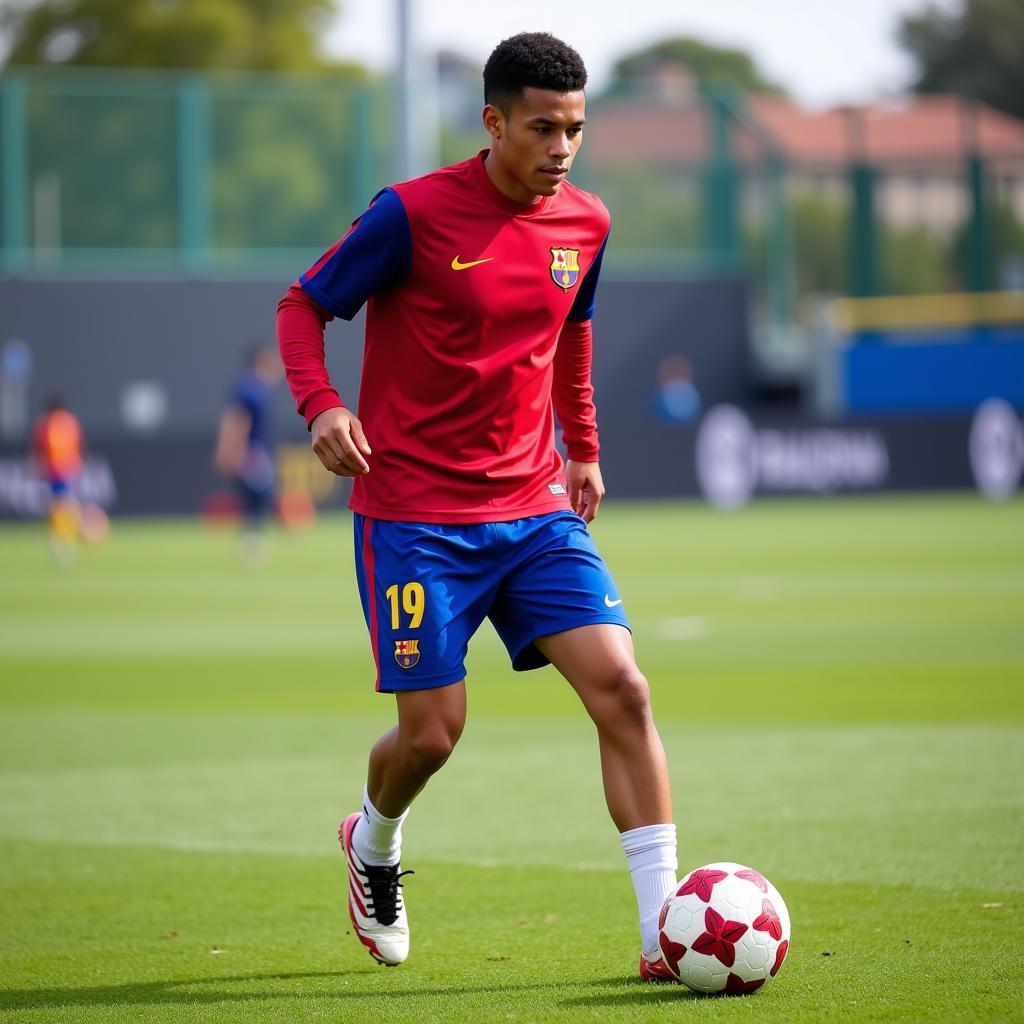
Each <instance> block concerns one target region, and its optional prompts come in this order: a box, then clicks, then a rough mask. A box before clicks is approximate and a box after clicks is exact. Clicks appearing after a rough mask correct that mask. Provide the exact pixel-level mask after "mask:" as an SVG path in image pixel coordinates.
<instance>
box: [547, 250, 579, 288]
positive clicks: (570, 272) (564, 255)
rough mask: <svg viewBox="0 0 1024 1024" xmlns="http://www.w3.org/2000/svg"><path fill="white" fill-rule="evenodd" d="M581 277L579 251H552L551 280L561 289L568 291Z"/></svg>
mask: <svg viewBox="0 0 1024 1024" xmlns="http://www.w3.org/2000/svg"><path fill="white" fill-rule="evenodd" d="M579 276H580V251H579V249H552V250H551V279H552V280H553V281H554V282H555V284H557V285H558V287H559V288H562V289H564V290H565V291H568V290H569V289H570V288H571V287H572V286H573V285H574V284H575V283H576V280H577V278H578V277H579Z"/></svg>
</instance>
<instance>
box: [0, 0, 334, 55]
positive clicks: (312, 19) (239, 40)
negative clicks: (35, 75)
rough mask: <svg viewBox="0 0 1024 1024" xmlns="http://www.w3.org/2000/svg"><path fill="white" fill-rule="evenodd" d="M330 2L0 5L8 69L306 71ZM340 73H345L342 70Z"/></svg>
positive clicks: (94, 0) (49, 1) (147, 0)
mask: <svg viewBox="0 0 1024 1024" xmlns="http://www.w3.org/2000/svg"><path fill="white" fill-rule="evenodd" d="M336 10H337V8H336V4H335V2H334V0H41V2H27V3H26V2H23V3H21V4H8V5H0V31H3V32H4V34H5V35H6V36H7V37H8V39H9V41H10V44H11V45H10V48H9V52H8V54H7V63H9V64H12V65H44V66H45V65H48V66H64V65H80V66H92V67H145V68H202V69H208V70H251V71H312V70H324V69H327V68H332V67H338V65H334V64H331V63H330V62H329V61H327V60H326V59H325V58H324V57H323V56H322V55H321V54H320V53H319V50H318V45H317V43H318V36H319V33H320V30H321V29H322V28H323V27H324V26H325V25H326V23H327V21H328V20H329V19H330V18H332V17H333V16H334V15H335V14H336ZM348 70H353V69H352V68H351V67H348Z"/></svg>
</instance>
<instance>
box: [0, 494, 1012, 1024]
mask: <svg viewBox="0 0 1024 1024" xmlns="http://www.w3.org/2000/svg"><path fill="white" fill-rule="evenodd" d="M594 533H595V536H596V538H597V540H598V544H599V545H600V547H601V549H602V551H603V553H604V554H605V557H606V558H607V560H608V562H609V563H610V565H611V567H612V570H613V572H614V573H615V575H616V578H617V582H618V585H619V590H620V593H621V595H622V596H623V597H624V598H625V607H626V609H627V612H628V613H629V615H630V617H631V619H632V622H633V625H634V630H635V641H636V647H637V652H638V657H639V662H640V665H641V667H642V668H643V669H644V671H645V672H646V674H647V675H648V677H649V678H650V680H651V686H652V691H653V700H654V707H655V713H656V716H657V720H658V723H659V727H660V729H661V733H662V736H663V738H664V741H665V745H666V748H667V751H668V755H669V759H670V764H671V770H672V780H673V787H674V799H675V808H676V820H677V822H678V825H679V831H680V846H679V854H680V869H681V871H685V870H687V869H689V868H691V867H695V866H697V865H699V864H702V863H705V862H708V861H715V860H735V861H740V862H744V863H747V864H749V865H751V866H753V867H755V868H757V869H759V870H760V871H762V872H763V873H765V874H766V875H767V876H768V877H769V878H771V879H772V881H774V882H775V883H776V884H777V885H778V886H779V888H780V889H781V891H782V893H783V895H784V896H785V897H786V899H787V901H788V904H789V909H790V912H791V915H792V919H793V941H792V949H791V952H790V955H789V958H788V959H787V961H786V964H785V966H784V968H783V970H782V971H781V973H780V974H779V976H778V977H777V978H776V979H775V981H774V982H773V983H772V984H771V985H770V986H768V987H767V988H766V989H765V990H763V991H762V992H760V993H758V994H756V995H754V996H751V997H747V998H743V999H721V998H718V999H707V998H700V997H696V996H693V995H691V994H690V993H689V992H687V991H686V990H684V989H682V988H678V987H675V986H645V985H643V984H641V983H640V981H639V979H638V977H637V974H636V961H637V954H638V952H639V949H638V936H637V934H636V924H635V907H634V903H633V893H632V889H631V887H630V884H629V879H628V875H627V873H626V871H625V867H624V858H623V855H622V851H621V849H620V847H619V844H618V841H617V837H616V834H615V831H614V828H613V827H612V825H611V823H610V822H609V820H608V818H607V815H606V812H605V809H604V804H603V799H602V795H601V788H600V778H599V768H598V759H597V746H596V741H595V737H594V733H593V728H592V726H591V725H590V723H589V722H588V720H587V719H586V717H585V715H584V714H583V712H582V709H581V708H580V707H579V706H578V704H577V702H576V699H575V698H574V696H573V695H572V693H571V692H570V690H569V688H568V686H567V685H566V684H565V683H564V682H563V681H562V680H561V679H560V678H559V677H558V676H557V675H556V674H555V672H554V671H553V670H552V669H546V670H544V671H541V672H534V673H528V674H514V673H513V672H512V671H511V670H510V669H509V667H508V665H507V661H506V658H505V655H504V652H503V650H502V648H501V647H500V644H499V643H498V641H497V639H496V637H495V636H494V634H493V632H492V631H491V629H490V627H489V626H485V627H484V629H483V630H482V631H481V634H480V635H479V637H478V638H477V641H476V643H475V646H474V647H473V649H472V650H471V653H470V661H469V674H470V682H469V706H470V707H469V713H470V719H469V725H468V726H467V729H466V733H465V736H464V737H463V739H462V742H461V743H460V745H459V747H458V748H457V750H456V752H455V754H454V755H453V757H452V759H451V761H450V762H449V764H448V765H447V766H446V767H445V769H444V770H443V772H442V773H441V774H440V775H439V776H438V777H437V778H436V779H435V780H434V781H433V782H432V783H431V785H430V786H429V787H428V789H427V790H426V792H425V793H424V795H423V797H422V798H421V799H420V800H419V801H418V802H417V803H416V805H415V807H414V808H413V811H412V813H411V814H410V817H409V821H408V824H407V826H406V831H405V835H406V844H405V863H404V866H405V867H408V868H413V869H414V870H415V871H416V874H415V875H413V876H410V877H408V878H407V879H406V882H407V888H406V896H407V902H408V906H409V910H410V918H411V925H412V936H413V944H412V957H411V959H410V961H409V962H408V963H407V964H406V965H404V966H402V967H400V968H397V969H394V970H392V969H385V968H383V967H378V966H376V965H375V964H374V963H373V962H372V961H371V960H370V958H369V957H368V956H367V955H366V953H365V952H364V950H363V949H362V947H361V946H359V944H358V943H357V942H356V940H355V939H354V937H353V936H352V935H350V934H347V932H348V931H349V927H348V921H347V917H346V914H345V912H344V893H345V888H344V875H343V872H342V861H341V858H340V856H339V854H338V850H337V843H336V840H335V831H336V828H337V823H338V819H339V817H340V816H341V815H342V814H344V813H346V812H348V811H351V810H353V809H354V808H355V807H356V805H357V800H358V798H359V796H360V794H361V789H362V784H363V779H364V773H365V761H366V753H367V750H368V747H369V745H370V744H371V742H372V741H373V740H374V739H375V738H376V737H377V736H378V735H379V733H380V732H382V731H383V730H384V729H385V728H387V727H388V725H389V724H390V722H391V716H392V709H393V700H392V698H390V697H387V696H381V695H377V694H374V693H373V669H372V660H371V657H370V653H369V649H368V646H367V642H366V638H365V631H364V626H363V623H362V616H361V614H360V611H359V607H358V600H357V596H356V590H355V585H354V582H353V579H352V555H351V528H350V523H349V520H348V517H347V516H343V515H338V516H335V517H325V518H324V519H322V520H321V522H320V523H319V524H318V525H317V526H316V527H315V529H313V530H312V531H310V532H307V533H298V534H290V535H285V534H278V535H275V536H273V537H272V538H271V551H270V561H269V564H268V566H267V567H266V568H265V569H263V570H262V571H258V572H253V571H246V570H244V569H242V568H241V567H240V566H239V564H238V562H237V560H236V558H235V546H234V538H233V536H232V535H231V534H229V533H225V532H220V531H211V530H204V529H203V528H201V527H200V526H198V525H195V524H193V523H185V522H181V523H170V522H160V523H155V522H116V523H115V526H114V531H113V534H112V536H111V538H110V539H109V541H108V542H107V544H106V545H105V546H103V547H101V548H98V549H89V550H86V551H83V552H82V554H81V557H80V559H79V561H78V564H77V565H76V566H75V567H74V568H73V569H71V570H70V571H64V572H62V571H60V570H58V569H57V568H55V567H54V566H53V565H52V564H51V563H50V561H49V559H48V551H47V547H46V540H45V536H44V532H43V528H42V526H40V525H39V524H32V525H20V526H7V527H4V528H3V529H2V530H0V708H2V714H0V794H2V799H0V885H2V893H0V900H2V902H0V917H2V919H3V925H2V928H0V1021H3V1022H8V1021H9V1022H12V1024H13V1022H28V1021H61V1022H77V1021H95V1022H103V1024H109V1022H115V1021H126V1022H127V1021H131V1022H133V1024H135V1022H140V1021H147V1022H148V1021H168V1022H171V1021H173V1022H175V1024H181V1022H186V1021H187V1022H191V1021H210V1022H217V1024H224V1022H229V1021H239V1022H241V1021H244V1022H246V1024H259V1022H262V1021H275V1022H276V1021H285V1020H288V1021H353V1022H384V1021H387V1022H400V1021H429V1022H430V1024H440V1022H442V1021H459V1022H466V1021H470V1022H474V1021H506V1020H507V1021H515V1022H526V1021H574V1022H575V1021H587V1020H594V1021H601V1022H613V1021H672V1020H681V1021H682V1020H687V1021H689V1020H694V1021H696V1020H701V1021H709V1020H713V1021H716V1022H717V1021H733V1020H742V1021H750V1022H761V1021H780V1022H781V1021H786V1022H791V1021H811V1020H834V1021H861V1020H863V1021H883V1020H905V1021H915V1022H916V1021H936V1022H939V1021H941V1022H948V1021H951V1020H957V1021H975V1020H977V1021H989V1020H1021V1019H1024V1009H1022V1007H1024V981H1022V978H1024V974H1022V971H1021V950H1022V949H1024V899H1022V889H1024V881H1022V878H1024V876H1022V871H1021V867H1022V864H1024V784H1022V780H1024V725H1022V723H1024V505H1022V504H1021V501H1019V500H1018V501H1016V502H1011V503H1006V504H1001V505H990V504H985V503H983V502H982V501H981V500H980V499H978V498H976V497H972V496H963V497H948V498H935V497H931V498H914V499H910V498H908V499H892V498H878V499H860V500H849V501H846V500H843V501H840V500H823V501H819V502H802V501H800V502H798V501H764V502H761V503H757V504H755V505H754V506H752V507H750V508H748V509H746V510H744V511H742V512H739V513H736V514H728V515H726V514H718V513H713V512H711V511H709V510H707V509H706V508H704V507H703V506H700V505H696V504H675V503H672V504H669V503H666V504H645V505H639V504H638V505H633V504H628V503H618V504H617V503H615V502H614V501H609V502H608V503H607V504H606V506H605V510H604V511H603V512H602V515H601V517H600V519H599V521H598V522H597V523H596V524H595V525H594Z"/></svg>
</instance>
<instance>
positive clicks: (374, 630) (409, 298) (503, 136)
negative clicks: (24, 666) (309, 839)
mask: <svg viewBox="0 0 1024 1024" xmlns="http://www.w3.org/2000/svg"><path fill="white" fill-rule="evenodd" d="M483 77H484V101H485V106H484V108H483V124H484V128H485V129H486V131H487V133H488V135H489V136H490V148H489V149H487V150H484V151H482V152H480V153H479V154H477V155H476V156H473V157H471V158H470V159H468V160H465V161H463V162H462V163H458V164H455V165H454V166H451V167H445V168H442V169H441V170H438V171H434V172H432V173H430V174H427V175H424V176H423V177H421V178H417V179H415V180H413V181H407V182H403V183H400V184H396V185H392V186H391V187H390V188H385V189H384V190H382V191H381V192H379V193H378V194H377V195H376V196H375V197H374V199H373V201H372V203H371V205H370V207H369V209H367V210H366V212H365V213H363V215H362V216H361V217H359V219H358V220H357V221H356V222H355V223H354V224H353V225H352V228H351V229H350V230H349V232H348V233H347V234H346V235H345V236H344V238H342V239H341V241H339V242H338V243H337V244H335V245H334V246H332V247H331V248H330V249H329V250H328V251H327V252H326V253H325V254H324V255H323V256H322V257H321V258H320V259H319V260H317V262H316V263H315V264H314V265H313V266H312V267H311V268H310V269H309V270H308V271H307V272H306V273H304V274H303V275H302V276H301V277H300V278H299V280H298V281H296V282H295V284H293V285H292V287H291V289H290V290H289V292H288V293H287V295H286V296H285V297H284V298H283V299H282V300H281V302H280V304H279V306H278V343H279V347H280V351H281V354H282V359H283V362H284V366H285V373H286V375H287V378H288V383H289V385H290V386H291V389H292V392H293V394H294V395H295V398H296V401H297V404H298V410H299V413H300V414H301V415H303V416H304V417H305V419H306V422H307V424H308V426H309V429H310V431H311V433H312V443H313V448H314V450H315V451H316V453H317V455H318V456H319V457H320V460H321V462H322V463H323V464H324V466H325V467H326V468H327V469H329V470H330V471H331V472H333V473H336V474H338V475H339V476H349V477H353V478H354V480H353V487H352V498H351V502H350V507H351V508H352V510H353V512H354V513H355V516H354V528H355V561H356V575H357V579H358V584H359V593H360V597H361V599H362V604H363V611H364V614H365V617H366V622H367V626H368V628H369V633H370V643H371V646H372V648H373V655H374V658H375V661H376V665H377V684H376V685H377V689H378V690H379V691H381V692H384V693H393V694H394V695H395V700H396V706H397V724H396V726H395V727H394V728H393V729H392V730H391V731H390V732H388V733H386V734H385V735H384V736H382V737H381V738H380V740H379V741H378V742H377V743H376V745H375V746H374V747H373V749H372V750H371V751H370V757H369V773H368V777H367V781H366V787H365V790H364V792H363V800H362V810H361V811H359V812H357V813H355V814H351V815H350V816H349V817H347V818H346V819H345V820H344V821H343V822H342V823H341V828H340V833H339V839H340V840H341V844H342V847H343V850H344V853H345V857H346V861H347V870H348V880H349V912H350V915H351V918H352V921H353V924H354V926H355V930H356V933H357V934H358V936H359V938H360V940H361V941H362V942H363V944H364V945H365V946H366V947H367V948H368V949H369V951H370V954H371V955H372V956H373V957H374V958H375V959H376V960H378V961H379V962H381V963H385V964H391V965H393V964H398V963H401V962H402V961H404V960H405V959H406V957H407V956H408V952H409V929H408V920H407V916H406V910H405V906H404V901H403V896H402V892H401V881H400V879H401V877H402V875H403V874H404V872H402V871H401V870H400V864H399V862H400V855H401V835H402V827H403V824H404V822H405V819H406V815H407V813H408V810H409V805H410V804H411V803H412V801H413V800H414V798H415V797H416V795H417V794H418V793H419V792H420V790H421V789H422V788H423V787H424V785H426V783H427V780H428V779H429V778H430V776H431V775H432V774H433V773H434V772H436V771H437V770H438V769H439V768H440V767H441V766H442V765H443V764H444V763H445V761H446V760H447V759H448V756H449V755H450V754H451V752H452V749H453V747H454V746H455V744H456V742H457V741H458V739H459V736H460V735H461V733H462V729H463V725H464V723H465V716H466V680H465V676H466V672H465V663H464V659H465V655H466V649H467V644H468V642H469V640H470V638H471V637H472V635H473V634H474V633H475V632H476V630H477V628H478V627H479V626H480V624H481V622H482V621H483V619H484V617H485V616H486V617H488V618H490V620H491V622H492V623H493V624H494V626H495V628H496V630H497V632H498V635H499V636H500V637H501V639H502V641H503V642H504V644H505V646H506V648H507V649H508V653H509V657H510V659H511V662H512V667H513V668H514V669H516V670H519V671H523V670H526V669H533V668H538V667H540V666H543V665H546V664H549V663H550V664H553V665H554V666H555V667H556V668H557V669H558V671H559V672H560V673H561V674H562V675H563V676H564V677H565V678H566V679H567V680H568V682H569V684H570V685H571V686H572V687H573V688H574V689H575V690H576V692H577V694H578V695H579V697H580V699H581V701H582V702H583V705H584V707H585V708H586V710H587V712H588V713H589V714H590V717H591V718H592V719H593V721H594V724H595V725H596V727H597V733H598V741H599V745H600V753H601V769H602V775H603V781H604V789H605V795H606V799H607V804H608V809H609V811H610V813H611V817H612V820H613V821H614V823H615V826H616V827H617V828H618V830H619V832H620V833H621V839H622V845H623V848H624V850H625V853H626V857H627V860H628V864H629V867H630V870H631V875H632V879H633V883H634V887H635V890H636V896H637V901H638V905H639V910H640V930H641V946H642V948H641V957H640V974H641V976H642V977H644V978H647V979H662V978H665V977H667V969H666V967H665V965H664V962H663V960H662V959H661V955H660V952H659V948H658V914H659V911H660V909H661V906H662V903H663V901H664V900H665V898H666V896H667V895H668V894H669V893H670V892H671V891H672V889H673V887H674V885H675V881H676V869H677V864H676V834H675V826H674V825H673V824H672V807H671V799H670V794H669V783H668V772H667V767H666V762H665V754H664V751H663V749H662V745H661V740H660V738H659V737H658V733H657V730H656V729H655V726H654V721H653V719H652V716H651V710H650V703H649V694H648V686H647V681H646V680H645V679H644V677H643V675H642V674H641V673H640V670H639V669H638V668H637V665H636V661H635V659H634V654H633V645H632V639H631V635H630V631H629V626H628V621H627V619H626V614H625V612H624V610H623V598H622V596H621V595H620V594H619V591H618V589H617V588H616V586H615V583H614V581H613V579H612V577H611V575H610V573H609V571H608V569H607V567H606V566H605V564H604V562H603V561H602V560H601V557H600V555H599V554H598V553H597V550H596V548H595V546H594V543H593V541H592V539H591V537H590V534H589V532H588V530H587V525H586V524H588V523H590V522H591V521H592V520H593V519H594V517H595V515H596V514H597V512H598V508H599V507H600V504H601V499H602V497H603V495H604V491H605V489H604V484H603V482H602V479H601V470H600V467H599V464H598V438H597V429H596V418H595V410H594V402H593V388H592V386H591V382H590V366H591V317H592V315H593V312H594V302H595V291H596V288H597V280H598V274H599V273H600V268H601V257H602V254H603V252H604V248H605V244H606V242H607V238H608V229H609V216H608V211H607V210H606V209H605V207H604V206H603V205H602V203H601V202H600V200H598V199H597V198H596V197H595V196H592V195H589V194H588V193H586V192H584V191H582V190H580V189H578V188H576V187H574V186H573V185H570V184H569V183H568V182H567V180H566V176H567V174H568V173H569V169H570V166H571V164H572V161H573V157H574V156H575V154H576V152H577V150H578V149H579V147H580V143H581V142H582V138H583V122H584V107H585V100H584V91H583V90H584V86H585V84H586V80H587V73H586V69H585V68H584V66H583V62H582V61H581V60H580V57H579V55H578V54H577V53H576V52H575V51H574V50H573V49H571V48H570V47H569V46H567V45H566V44H565V43H563V42H561V41H560V40H558V39H555V38H554V37H552V36H550V35H547V34H546V33H524V34H520V35H517V36H513V37H512V38H510V39H506V40H505V41H504V42H502V43H501V44H500V45H499V46H498V47H497V48H496V49H495V50H494V52H493V53H492V54H491V56H490V58H489V59H488V61H487V65H486V67H485V68H484V76H483ZM364 303H366V306H367V315H366V343H365V351H364V357H363V372H362V385H361V390H360V396H359V415H358V416H356V415H355V414H354V413H353V412H352V411H351V410H350V409H348V408H346V407H345V405H344V404H343V403H342V401H341V399H340V398H339V395H338V392H337V391H336V390H335V389H334V387H333V386H332V384H331V382H330V380H329V379H328V374H327V372H326V369H325V367H324V327H325V324H326V323H327V321H329V320H330V319H331V318H332V317H336V316H337V317H342V318H344V319H346V320H348V319H351V318H352V317H353V316H355V314H356V313H357V312H358V310H359V309H360V307H362V305H363V304H364ZM552 411H554V412H555V413H557V416H558V419H559V421H560V423H561V425H562V430H563V439H564V441H565V444H566V447H567V451H568V461H567V463H566V464H565V465H564V466H563V463H562V459H561V457H560V456H559V455H558V453H557V451H556V448H555V443H554V422H553V415H552ZM539 841H541V842H542V841H543V838H542V837H539Z"/></svg>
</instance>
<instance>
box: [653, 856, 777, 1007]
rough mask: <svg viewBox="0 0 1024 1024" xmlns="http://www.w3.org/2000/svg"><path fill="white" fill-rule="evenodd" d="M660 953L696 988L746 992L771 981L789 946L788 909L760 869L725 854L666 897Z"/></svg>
mask: <svg viewBox="0 0 1024 1024" xmlns="http://www.w3.org/2000/svg"><path fill="white" fill-rule="evenodd" d="M658 926H659V929H660V933H659V935H658V943H659V945H660V946H661V955H662V957H664V960H665V963H666V964H667V966H668V969H669V970H670V971H671V972H672V974H673V975H674V976H675V977H676V978H678V979H679V980H680V981H681V982H682V983H683V984H684V985H687V986H689V987H690V988H692V989H693V990H694V991H695V992H725V993H727V994H729V995H746V994H747V993H749V992H756V991H757V990H758V989H759V988H760V987H761V986H762V985H764V984H766V983H767V982H769V981H771V980H772V978H774V977H775V975H776V974H778V973H779V968H780V967H781V966H782V961H783V960H785V959H786V953H787V952H788V951H789V911H788V910H787V909H786V904H785V901H784V900H783V899H782V896H781V895H780V894H779V890H778V889H776V888H775V886H774V885H772V883H771V882H769V881H768V879H767V878H765V877H764V875H762V874H761V873H760V872H758V871H753V870H752V869H751V868H745V867H744V866H743V865H742V864H732V863H730V862H728V861H723V862H722V863H720V864H706V865H705V866H704V867H702V868H697V869H696V870H695V871H691V872H690V873H689V874H688V875H687V876H686V877H685V878H684V879H683V880H682V882H680V884H679V886H678V888H677V889H676V891H675V892H674V893H673V894H672V895H671V896H669V898H668V899H667V900H665V905H664V906H663V907H662V908H661V917H660V918H659V921H658Z"/></svg>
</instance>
